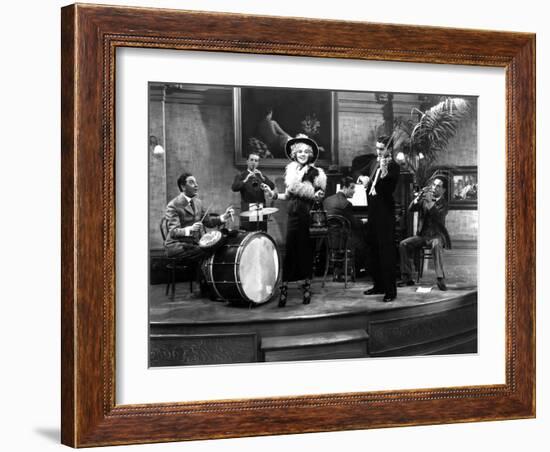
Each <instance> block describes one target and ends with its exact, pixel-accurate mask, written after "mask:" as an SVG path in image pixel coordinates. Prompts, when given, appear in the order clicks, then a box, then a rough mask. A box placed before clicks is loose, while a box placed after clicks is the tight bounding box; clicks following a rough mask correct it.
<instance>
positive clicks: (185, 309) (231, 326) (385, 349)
mask: <svg viewBox="0 0 550 452" xmlns="http://www.w3.org/2000/svg"><path fill="white" fill-rule="evenodd" d="M368 287H370V283H369V282H368V281H358V282H355V283H348V288H347V289H344V284H343V283H342V282H327V284H326V285H325V287H324V288H321V281H320V280H318V279H316V280H314V282H313V284H312V290H313V297H312V301H311V304H309V305H303V304H302V300H301V289H300V288H299V286H298V284H291V285H289V291H288V295H289V297H288V301H287V305H286V307H284V308H279V307H278V306H277V294H275V296H274V297H273V299H272V300H271V301H269V302H267V303H265V304H262V305H255V306H252V307H247V306H236V305H232V304H229V303H226V302H219V301H211V300H209V299H205V298H202V297H201V296H200V294H198V293H197V292H195V293H190V292H189V285H188V284H185V283H181V284H178V286H177V292H176V296H175V297H174V299H171V298H169V297H167V296H165V295H164V289H165V286H164V285H154V286H151V287H150V300H151V301H150V304H151V306H150V316H149V321H150V338H151V343H150V365H151V366H178V365H203V364H222V363H243V362H261V361H294V360H314V359H337V358H359V357H378V356H411V355H426V354H450V353H476V352H477V288H476V287H475V286H473V285H468V284H467V283H466V282H459V283H455V284H452V283H451V284H448V288H449V290H448V291H446V292H443V291H440V290H438V289H437V287H436V286H435V285H434V286H433V287H432V285H431V284H428V283H426V282H424V283H423V284H421V285H420V287H432V290H431V292H428V293H418V292H417V288H418V287H419V286H413V287H406V288H399V289H398V296H397V299H396V300H395V301H393V302H389V303H384V302H382V296H381V295H371V296H366V295H363V291H364V290H365V289H366V288H368Z"/></svg>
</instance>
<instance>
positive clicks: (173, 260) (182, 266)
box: [159, 217, 197, 298]
mask: <svg viewBox="0 0 550 452" xmlns="http://www.w3.org/2000/svg"><path fill="white" fill-rule="evenodd" d="M159 228H160V233H161V235H162V243H164V242H165V241H166V237H167V236H168V223H167V222H166V218H165V217H162V219H161V220H160V225H159ZM165 259H166V267H165V268H166V270H168V271H169V272H170V279H169V280H168V283H167V284H166V292H165V295H168V293H169V292H170V298H174V296H175V293H176V273H177V272H185V271H187V272H190V273H191V275H192V276H191V277H190V278H189V292H193V280H194V279H195V278H194V276H193V275H194V274H195V273H196V267H197V264H196V263H195V262H190V261H189V260H187V259H185V258H180V257H169V256H165ZM170 289H171V290H170Z"/></svg>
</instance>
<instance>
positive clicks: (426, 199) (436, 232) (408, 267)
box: [399, 176, 451, 290]
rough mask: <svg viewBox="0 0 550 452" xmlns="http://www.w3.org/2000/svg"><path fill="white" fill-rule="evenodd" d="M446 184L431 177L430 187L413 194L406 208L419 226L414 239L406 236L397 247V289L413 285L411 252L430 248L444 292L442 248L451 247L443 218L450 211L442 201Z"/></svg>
mask: <svg viewBox="0 0 550 452" xmlns="http://www.w3.org/2000/svg"><path fill="white" fill-rule="evenodd" d="M446 182H447V181H446V179H445V178H443V177H439V176H438V177H436V178H434V179H433V181H432V183H431V184H430V185H429V186H427V187H424V188H423V189H422V190H421V191H420V193H417V194H416V195H415V198H414V199H413V200H412V202H411V203H410V205H409V212H414V211H417V212H418V227H417V233H416V236H413V237H409V238H407V239H405V240H403V241H401V243H400V244H399V257H400V264H401V278H402V281H401V282H400V283H399V286H413V285H414V281H413V279H412V277H411V275H412V269H413V256H414V253H415V252H416V250H418V249H419V248H421V247H423V246H429V247H431V249H432V256H433V260H434V266H435V274H436V277H437V287H439V289H440V290H447V285H446V284H445V272H444V271H443V258H442V249H443V248H448V249H450V248H451V238H450V237H449V233H448V232H447V228H446V227H445V217H446V216H447V212H448V210H449V209H448V205H447V200H446V198H445V193H446V191H447V186H446Z"/></svg>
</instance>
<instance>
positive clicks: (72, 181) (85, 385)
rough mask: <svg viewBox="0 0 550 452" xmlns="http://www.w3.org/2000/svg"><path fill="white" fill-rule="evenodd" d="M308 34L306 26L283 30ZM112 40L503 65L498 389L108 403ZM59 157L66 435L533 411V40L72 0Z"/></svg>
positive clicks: (311, 426)
mask: <svg viewBox="0 0 550 452" xmlns="http://www.w3.org/2000/svg"><path fill="white" fill-rule="evenodd" d="M306 28H307V29H308V33H306V34H300V35H299V36H298V35H296V34H295V33H293V31H294V30H296V29H306ZM122 47H142V48H151V49H173V50H191V51H216V52H233V53H244V54H266V55H287V56H309V57H327V58H337V59H356V60H380V61H393V62H417V63H438V64H461V65H473V66H486V67H500V68H505V71H506V195H505V196H506V275H505V278H506V290H505V293H506V320H505V329H506V333H505V334H506V350H505V374H506V377H505V383H504V384H495V385H480V386H467V387H449V388H422V389H410V390H399V391H377V392H356V393H339V394H332V393H331V394H319V395H307V396H306V395H304V396H292V397H265V398H249V399H239V400H215V401H204V402H185V401H177V400H175V401H173V402H171V403H159V404H142V405H118V404H117V403H116V398H115V388H116V385H115V369H116V366H117V363H116V360H115V356H116V355H115V349H116V347H115V316H116V312H115V311H116V310H115V292H116V290H115V289H116V278H115V276H116V275H115V268H116V267H115V240H116V237H115V214H116V212H115V176H116V175H115V164H114V162H115V65H116V63H117V60H116V50H117V48H122ZM61 153H62V266H63V269H62V355H61V356H62V369H61V371H62V372H61V374H62V442H63V443H64V444H67V445H70V446H73V447H85V446H100V445H114V444H131V443H149V442H162V441H180V440H196V439H213V438H228V437H238V436H255V435H274V434H286V433H300V432H319V431H336V430H351V429H365V428H377V427H390V426H404V425H426V424H441V423H452V422H467V421H483V420H499V419H518V418H530V417H534V416H535V36H534V35H532V34H526V33H508V32H493V31H480V30H461V29H446V28H434V27H417V26H404V25H385V24H370V23H354V22H339V21H323V20H313V19H298V18H278V17H259V16H258V17H256V16H247V15H233V14H218V13H202V12H188V11H173V10H158V9H143V8H139V9H138V8H135V9H134V8H123V7H107V6H92V5H71V6H68V7H65V8H63V9H62V149H61ZM144 347H145V344H144ZM258 419H262V420H263V421H262V422H258Z"/></svg>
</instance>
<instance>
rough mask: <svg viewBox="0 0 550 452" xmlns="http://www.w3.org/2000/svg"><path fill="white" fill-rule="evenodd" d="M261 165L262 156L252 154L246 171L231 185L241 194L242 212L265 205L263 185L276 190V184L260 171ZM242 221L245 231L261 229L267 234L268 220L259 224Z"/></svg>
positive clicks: (246, 219)
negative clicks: (253, 206) (252, 205)
mask: <svg viewBox="0 0 550 452" xmlns="http://www.w3.org/2000/svg"><path fill="white" fill-rule="evenodd" d="M259 164H260V156H259V155H258V154H255V153H250V154H249V155H248V159H247V161H246V165H247V168H246V170H245V171H243V172H242V173H240V174H237V175H236V176H235V180H234V181H233V185H231V190H233V191H235V192H237V191H238V192H240V194H241V212H244V211H247V210H250V204H256V205H258V204H262V205H265V194H264V190H263V188H262V187H263V184H265V185H267V186H268V187H269V188H270V189H271V190H273V189H274V188H275V184H274V183H273V182H272V181H271V180H270V179H269V178H268V177H267V176H266V175H264V174H263V173H262V172H261V171H260V170H259V169H258V166H259ZM240 220H241V221H240V228H241V229H244V230H245V231H255V230H257V229H259V230H261V231H264V232H267V218H264V219H263V220H262V221H258V222H256V221H249V220H248V218H243V217H241V219H240Z"/></svg>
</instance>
